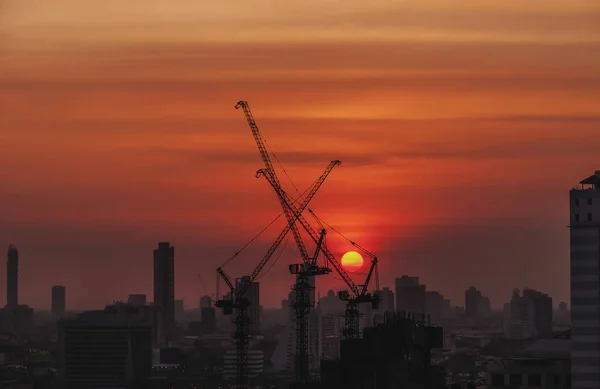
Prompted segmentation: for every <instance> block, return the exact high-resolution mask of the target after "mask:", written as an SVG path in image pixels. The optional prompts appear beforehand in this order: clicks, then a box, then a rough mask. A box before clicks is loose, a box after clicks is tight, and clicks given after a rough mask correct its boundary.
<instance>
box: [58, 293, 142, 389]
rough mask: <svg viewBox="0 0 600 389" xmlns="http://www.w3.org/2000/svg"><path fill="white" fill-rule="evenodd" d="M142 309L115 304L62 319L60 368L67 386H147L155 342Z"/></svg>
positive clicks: (74, 387)
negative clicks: (75, 316) (68, 318)
mask: <svg viewBox="0 0 600 389" xmlns="http://www.w3.org/2000/svg"><path fill="white" fill-rule="evenodd" d="M143 309H145V307H133V306H129V305H125V304H124V305H122V306H120V305H115V306H109V307H106V308H105V309H104V310H101V311H88V312H84V313H82V314H80V315H79V316H78V317H77V318H76V319H70V320H61V321H60V322H59V371H60V373H61V376H62V378H63V380H64V387H65V388H66V389H70V388H73V389H76V388H100V387H103V388H129V387H138V386H140V387H143V386H144V385H143V383H144V380H146V379H148V378H149V377H150V376H151V374H152V345H153V342H152V324H151V321H150V320H148V318H147V317H146V316H145V315H144V313H143V312H142V310H143ZM133 385H137V386H133Z"/></svg>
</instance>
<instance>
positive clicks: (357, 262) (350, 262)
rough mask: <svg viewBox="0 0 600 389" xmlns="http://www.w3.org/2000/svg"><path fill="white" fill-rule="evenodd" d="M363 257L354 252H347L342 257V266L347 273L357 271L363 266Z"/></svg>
mask: <svg viewBox="0 0 600 389" xmlns="http://www.w3.org/2000/svg"><path fill="white" fill-rule="evenodd" d="M363 262H364V260H363V257H362V255H360V254H359V253H357V252H356V251H348V252H347V253H346V254H344V256H342V266H344V268H345V269H346V270H347V271H349V272H356V271H359V270H360V269H361V268H362V266H363Z"/></svg>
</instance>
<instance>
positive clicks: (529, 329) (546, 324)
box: [505, 289, 553, 339]
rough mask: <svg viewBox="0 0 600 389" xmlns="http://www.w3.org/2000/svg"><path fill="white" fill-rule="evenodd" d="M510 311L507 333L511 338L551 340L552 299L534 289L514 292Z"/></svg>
mask: <svg viewBox="0 0 600 389" xmlns="http://www.w3.org/2000/svg"><path fill="white" fill-rule="evenodd" d="M507 310H508V321H507V324H508V327H506V328H505V332H506V334H507V336H508V337H509V338H513V339H529V338H534V337H538V338H549V337H551V336H552V316H553V310H552V298H551V297H550V296H548V295H547V294H545V293H541V292H538V291H537V290H533V289H524V290H523V294H522V295H521V294H520V292H519V289H515V290H514V291H513V295H512V298H511V301H510V305H509V307H508V308H507Z"/></svg>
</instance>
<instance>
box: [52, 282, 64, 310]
mask: <svg viewBox="0 0 600 389" xmlns="http://www.w3.org/2000/svg"><path fill="white" fill-rule="evenodd" d="M51 306H52V316H55V317H58V316H62V315H64V314H65V310H66V307H67V289H66V288H65V287H64V286H60V285H55V286H53V287H52V301H51Z"/></svg>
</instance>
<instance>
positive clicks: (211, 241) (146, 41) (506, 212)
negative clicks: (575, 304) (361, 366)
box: [0, 0, 600, 307]
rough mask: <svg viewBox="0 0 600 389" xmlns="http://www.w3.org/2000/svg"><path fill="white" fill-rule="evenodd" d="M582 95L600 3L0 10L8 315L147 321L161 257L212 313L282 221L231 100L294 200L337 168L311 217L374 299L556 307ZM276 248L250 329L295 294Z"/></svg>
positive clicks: (180, 288) (582, 171)
mask: <svg viewBox="0 0 600 389" xmlns="http://www.w3.org/2000/svg"><path fill="white" fill-rule="evenodd" d="M599 91H600V3H598V2H597V0H571V1H568V2H559V1H541V0H528V1H526V2H524V1H520V0H502V1H500V0H490V1H485V2H482V1H480V0H456V1H448V0H427V1H416V0H402V1H395V2H392V1H370V2H364V1H358V0H348V1H343V2H342V1H316V0H308V1H304V2H301V3H288V2H281V1H276V0H256V1H252V2H248V1H246V2H242V1H229V2H204V1H196V2H187V1H177V2H165V1H158V0H128V1H126V2H123V1H116V0H110V1H107V0H85V1H83V0H53V1H52V2H49V1H46V0H5V1H3V2H1V3H0V141H1V143H2V145H3V152H2V153H1V154H0V179H1V180H2V182H3V185H2V186H1V187H0V204H2V207H3V210H2V212H1V215H2V216H1V217H2V222H1V223H0V232H1V233H0V237H1V238H0V244H1V245H3V246H7V245H8V244H9V243H14V244H15V245H17V247H18V248H19V249H20V251H21V258H22V260H21V302H22V303H26V304H30V305H33V306H35V307H47V306H48V305H49V299H50V287H51V286H52V285H55V284H62V285H66V286H67V295H68V304H69V305H70V306H71V307H91V306H98V305H100V304H103V303H106V302H109V301H111V300H113V299H121V298H125V297H126V295H127V294H128V293H147V294H148V295H149V296H150V297H151V294H152V284H151V272H152V269H151V250H152V249H153V248H154V247H155V246H156V242H157V241H158V240H170V241H171V242H172V243H173V244H174V245H175V246H176V252H177V253H176V261H177V281H176V283H177V288H176V294H177V296H178V297H179V298H185V299H186V305H188V306H195V305H196V300H197V297H198V296H199V295H200V294H202V292H203V291H202V288H201V287H200V286H199V285H198V282H197V277H196V273H198V272H200V273H202V274H205V276H204V278H205V283H206V284H207V286H208V287H209V288H210V289H212V288H213V287H214V269H215V268H216V267H217V266H218V265H219V264H220V263H222V262H223V261H224V260H225V259H226V258H227V257H228V256H230V255H231V254H233V252H235V251H236V250H237V249H238V248H239V247H241V246H243V245H244V244H245V243H246V242H247V241H248V240H249V239H250V238H251V237H252V236H253V235H254V234H255V233H256V232H257V231H259V230H260V229H261V228H262V227H263V226H264V225H266V224H267V223H268V222H269V221H270V220H271V219H272V218H273V217H274V216H276V215H277V213H278V211H279V210H278V203H277V201H276V198H275V196H274V194H273V193H272V191H271V190H270V189H269V187H268V186H267V184H266V183H265V182H264V180H257V179H255V178H254V172H255V170H256V169H258V168H260V167H262V164H261V161H260V158H259V156H258V153H257V151H256V147H255V145H254V144H253V140H252V137H251V134H250V131H249V129H248V127H247V125H246V123H245V121H244V118H243V115H242V114H241V112H238V111H235V110H234V109H233V106H234V105H235V102H236V101H238V100H240V99H245V100H248V101H249V102H250V104H251V107H252V108H253V111H254V114H255V117H256V119H257V121H258V124H259V126H260V127H261V130H262V132H263V134H264V136H265V137H266V138H267V140H268V142H269V144H270V145H271V146H272V147H273V149H274V150H275V151H276V153H277V155H278V157H279V159H280V160H281V162H282V163H283V165H284V166H285V168H286V170H287V171H288V173H289V174H290V176H291V177H292V178H293V180H294V183H296V184H297V185H298V186H299V187H301V188H305V187H306V186H307V185H309V184H310V183H311V182H312V181H313V180H314V179H315V178H316V177H317V176H318V175H319V174H320V173H321V171H322V170H323V169H324V168H325V167H326V166H327V164H328V162H329V161H330V160H332V159H340V160H342V162H343V163H342V165H341V166H340V167H338V168H336V169H335V170H334V171H333V172H332V174H331V176H330V178H329V179H328V180H327V182H326V183H325V184H324V186H323V188H322V190H321V191H320V192H319V193H318V194H317V196H316V197H315V200H314V203H313V205H314V207H313V208H314V209H315V211H316V212H318V214H319V215H320V216H321V217H322V218H324V219H325V220H327V222H328V223H330V224H331V225H333V226H334V227H336V228H337V229H339V230H340V231H342V232H343V233H344V234H346V235H348V237H350V238H351V239H355V240H356V241H358V242H359V243H361V244H362V245H363V246H365V247H367V248H368V249H369V250H371V251H373V252H375V253H377V254H378V255H379V257H380V261H381V269H380V270H381V281H382V284H384V285H391V284H392V282H393V278H394V276H399V275H401V274H410V275H419V276H421V278H422V280H423V281H424V282H426V283H427V284H428V286H429V287H430V288H431V289H435V290H439V291H441V292H442V293H444V294H446V295H447V296H449V297H451V298H452V299H453V301H454V302H455V303H457V304H462V303H463V299H464V295H463V292H464V290H465V289H466V288H467V287H468V286H470V285H471V284H474V285H475V286H477V287H479V288H480V289H482V290H483V292H484V293H485V294H488V295H489V296H490V297H491V298H492V301H493V303H494V305H500V304H501V303H502V302H504V301H505V300H506V299H508V298H509V296H510V288H511V287H513V286H516V287H518V286H522V285H526V286H530V287H534V288H538V289H541V290H543V291H547V292H549V293H551V294H552V295H553V296H554V298H555V299H556V300H566V299H568V297H569V295H568V285H569V281H568V231H567V229H566V228H564V226H565V225H566V224H567V211H568V207H567V201H566V200H567V192H568V189H569V188H570V187H571V186H572V185H573V184H575V183H576V182H577V181H578V180H580V179H582V178H584V177H587V176H588V175H590V174H592V173H593V171H594V170H596V169H600V163H599V162H598V159H597V153H598V148H599V146H600V109H599V108H598V99H599V98H600V92H599ZM594 156H596V158H594ZM282 178H283V175H282ZM277 232H278V231H276V229H273V230H270V231H269V232H268V233H266V235H265V236H264V239H263V240H262V242H261V243H259V244H258V245H257V246H254V247H252V248H251V249H249V250H250V251H249V252H247V253H245V255H243V256H241V257H240V259H239V260H238V261H237V262H235V266H232V267H230V268H227V271H228V272H229V273H230V274H231V275H234V276H239V275H242V274H243V273H246V272H248V271H251V269H252V267H253V265H254V264H255V263H256V262H257V260H258V257H260V256H261V255H262V254H261V253H262V252H264V251H265V250H266V247H267V246H268V244H269V243H270V241H271V239H272V238H273V237H274V236H275V235H276V234H277ZM334 235H335V233H330V234H329V238H330V239H331V244H332V245H333V246H335V250H337V251H343V250H346V249H349V247H346V246H344V245H343V243H342V241H341V240H339V239H337V240H336V238H335V236H334ZM292 246H293V241H290V242H289V243H288V245H287V246H286V251H285V252H284V255H283V256H282V259H281V260H279V261H278V262H277V263H276V264H275V265H274V266H273V268H272V270H271V271H270V272H269V273H267V274H266V275H265V276H264V277H263V278H261V282H263V286H262V287H263V288H265V289H267V290H269V291H272V293H269V294H268V295H267V294H266V293H264V303H265V304H266V305H275V304H278V302H279V300H281V299H282V298H283V297H284V296H285V295H286V293H287V288H288V287H289V285H290V284H291V283H292V282H293V281H292V279H291V277H290V276H284V275H285V272H286V268H287V263H291V262H292V261H294V252H293V250H292V249H291V248H292ZM4 271H5V269H4V267H2V268H1V271H0V276H1V277H2V280H4V279H5V278H4V277H5V273H4ZM521 274H523V277H522V276H521ZM358 281H359V279H357V282H358ZM3 282H4V281H3ZM320 284H321V287H322V288H324V289H325V288H327V287H330V286H335V287H338V286H340V285H341V284H340V283H339V281H338V280H329V281H321V282H320Z"/></svg>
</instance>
